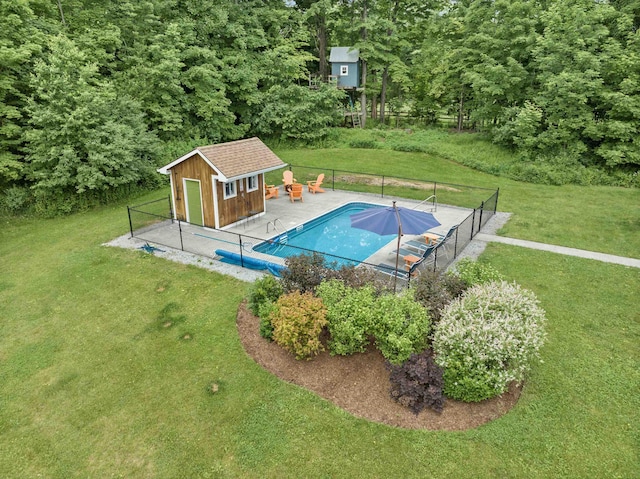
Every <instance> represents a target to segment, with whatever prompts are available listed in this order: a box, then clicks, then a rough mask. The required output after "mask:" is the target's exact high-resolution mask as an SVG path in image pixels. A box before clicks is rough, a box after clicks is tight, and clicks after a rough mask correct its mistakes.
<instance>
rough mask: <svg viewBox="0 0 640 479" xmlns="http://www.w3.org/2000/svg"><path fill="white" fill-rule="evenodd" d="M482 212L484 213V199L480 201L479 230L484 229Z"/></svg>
mask: <svg viewBox="0 0 640 479" xmlns="http://www.w3.org/2000/svg"><path fill="white" fill-rule="evenodd" d="M482 213H484V201H483V202H482V203H480V221H479V223H478V232H480V230H481V229H482Z"/></svg>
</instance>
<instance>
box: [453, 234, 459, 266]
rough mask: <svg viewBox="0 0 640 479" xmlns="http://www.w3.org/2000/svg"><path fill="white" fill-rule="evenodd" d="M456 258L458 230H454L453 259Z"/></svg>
mask: <svg viewBox="0 0 640 479" xmlns="http://www.w3.org/2000/svg"><path fill="white" fill-rule="evenodd" d="M457 257H458V228H456V239H455V241H454V243H453V259H456V258H457Z"/></svg>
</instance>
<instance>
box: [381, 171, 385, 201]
mask: <svg viewBox="0 0 640 479" xmlns="http://www.w3.org/2000/svg"><path fill="white" fill-rule="evenodd" d="M381 197H382V198H384V175H383V176H382V195H381Z"/></svg>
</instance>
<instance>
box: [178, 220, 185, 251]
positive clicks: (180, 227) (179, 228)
mask: <svg viewBox="0 0 640 479" xmlns="http://www.w3.org/2000/svg"><path fill="white" fill-rule="evenodd" d="M178 231H179V232H180V249H181V250H182V251H184V243H183V242H182V222H181V221H180V220H178Z"/></svg>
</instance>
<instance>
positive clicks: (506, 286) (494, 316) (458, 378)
mask: <svg viewBox="0 0 640 479" xmlns="http://www.w3.org/2000/svg"><path fill="white" fill-rule="evenodd" d="M544 323H545V313H544V311H543V310H542V308H540V306H539V305H538V301H537V299H536V297H535V295H534V294H533V293H532V292H531V291H528V290H525V289H522V288H521V287H519V286H518V285H516V284H512V283H507V282H504V281H503V282H500V283H497V282H494V283H485V284H478V285H475V286H473V287H471V288H470V289H468V290H467V291H466V292H465V293H464V295H463V296H462V297H460V298H458V299H455V300H453V301H452V302H451V303H449V305H447V306H446V307H445V309H444V311H443V313H442V317H441V319H440V322H439V323H438V325H437V326H436V328H435V333H434V337H433V349H434V352H435V353H436V362H437V363H438V364H439V365H440V366H442V367H443V368H444V370H445V371H444V392H445V394H446V395H447V396H448V397H450V398H453V399H459V400H461V401H469V402H471V401H482V400H484V399H488V398H491V397H494V396H497V395H498V394H502V393H503V392H505V391H506V390H507V388H508V386H509V383H511V382H512V381H521V380H522V379H523V378H524V375H525V373H526V372H527V371H528V370H529V368H530V364H531V362H532V361H533V360H534V359H536V358H537V357H538V356H539V349H540V347H541V346H542V344H543V342H544V337H545V334H544V330H543V326H544Z"/></svg>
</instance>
